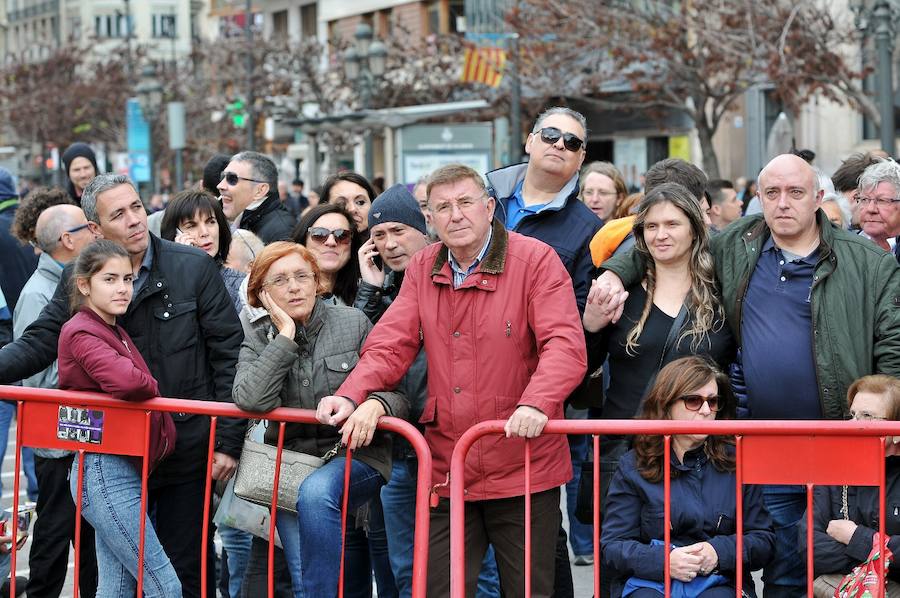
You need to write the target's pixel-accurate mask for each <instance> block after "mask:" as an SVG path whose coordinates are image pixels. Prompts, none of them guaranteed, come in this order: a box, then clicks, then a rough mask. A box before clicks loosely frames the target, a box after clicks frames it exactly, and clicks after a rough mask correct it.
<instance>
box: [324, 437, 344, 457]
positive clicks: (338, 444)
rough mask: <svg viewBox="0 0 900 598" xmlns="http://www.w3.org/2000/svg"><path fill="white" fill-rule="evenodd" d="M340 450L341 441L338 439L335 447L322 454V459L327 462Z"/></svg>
mask: <svg viewBox="0 0 900 598" xmlns="http://www.w3.org/2000/svg"><path fill="white" fill-rule="evenodd" d="M340 450H341V441H340V440H338V441H337V443H335V445H334V446H333V447H331V448H330V449H329V450H328V452H327V453H325V454H324V455H322V457H321V458H322V461H325V462H326V463H327V462H328V461H331V460H332V459H334V458H335V457H336V456H337V454H338V453H339V452H340Z"/></svg>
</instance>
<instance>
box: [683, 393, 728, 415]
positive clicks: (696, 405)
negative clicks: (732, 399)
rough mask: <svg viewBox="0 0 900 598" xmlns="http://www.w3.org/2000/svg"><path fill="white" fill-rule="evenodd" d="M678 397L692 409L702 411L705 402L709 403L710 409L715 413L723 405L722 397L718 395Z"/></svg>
mask: <svg viewBox="0 0 900 598" xmlns="http://www.w3.org/2000/svg"><path fill="white" fill-rule="evenodd" d="M678 398H679V400H682V401H684V406H685V407H687V408H688V409H689V410H691V411H700V408H701V407H703V403H706V404H707V405H709V410H710V411H712V412H713V413H715V412H716V411H718V410H719V408H720V407H721V405H720V404H719V401H720V400H721V399H720V397H717V396H712V397H704V396H702V395H684V396H683V397H678Z"/></svg>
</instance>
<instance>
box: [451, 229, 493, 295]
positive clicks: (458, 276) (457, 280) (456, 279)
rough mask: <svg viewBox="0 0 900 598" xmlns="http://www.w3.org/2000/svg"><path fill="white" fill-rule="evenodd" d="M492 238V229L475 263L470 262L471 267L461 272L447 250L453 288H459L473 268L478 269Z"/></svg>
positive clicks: (457, 263) (460, 268)
mask: <svg viewBox="0 0 900 598" xmlns="http://www.w3.org/2000/svg"><path fill="white" fill-rule="evenodd" d="M493 236H494V229H493V227H491V228H489V229H488V237H487V241H485V243H484V247H482V248H481V251H479V252H478V257H476V258H475V261H474V262H472V265H471V266H469V267H468V269H466V270H463V269H462V267H461V266H460V265H459V262H457V261H456V258H455V257H453V252H452V251H450V250H449V249H448V250H447V254H448V255H449V258H448V261H449V262H450V270H451V271H452V272H453V288H457V287H459V285H461V284H462V283H463V281H464V280H465V279H466V277H467V276H468V275H469V274H471V273H472V272H474V271H475V268H477V267H478V264H480V263H481V260H483V259H484V255H485V254H486V253H487V250H488V247H489V246H490V244H491V238H493Z"/></svg>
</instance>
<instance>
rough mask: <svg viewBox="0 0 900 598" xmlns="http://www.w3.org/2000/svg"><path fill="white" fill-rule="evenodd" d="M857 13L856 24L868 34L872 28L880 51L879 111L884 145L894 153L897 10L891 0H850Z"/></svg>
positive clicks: (876, 47)
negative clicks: (894, 66) (895, 32)
mask: <svg viewBox="0 0 900 598" xmlns="http://www.w3.org/2000/svg"><path fill="white" fill-rule="evenodd" d="M850 7H851V9H852V10H853V12H854V13H855V14H856V26H857V28H858V29H859V30H860V32H861V33H862V34H863V35H865V34H866V33H867V32H871V33H872V35H873V37H874V38H875V50H876V53H877V55H878V68H877V79H878V113H879V115H880V116H881V127H880V133H881V149H882V150H884V151H885V152H887V153H888V155H890V156H893V155H894V153H895V152H896V139H895V137H896V129H895V121H894V76H893V75H894V72H893V57H894V16H895V15H894V10H893V8H892V7H891V3H890V2H889V0H875V3H874V4H873V5H872V6H871V7H869V6H867V5H866V0H851V4H850Z"/></svg>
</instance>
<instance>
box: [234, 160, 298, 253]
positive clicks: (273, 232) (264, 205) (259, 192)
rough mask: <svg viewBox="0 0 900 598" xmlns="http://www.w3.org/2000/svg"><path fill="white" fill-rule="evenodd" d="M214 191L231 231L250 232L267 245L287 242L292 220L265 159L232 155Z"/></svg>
mask: <svg viewBox="0 0 900 598" xmlns="http://www.w3.org/2000/svg"><path fill="white" fill-rule="evenodd" d="M216 188H217V189H218V190H219V199H220V200H221V201H222V211H223V212H225V217H226V218H228V220H229V221H231V222H232V223H233V227H234V228H242V229H244V230H249V231H250V232H251V233H253V234H254V235H256V236H257V237H259V238H260V239H262V242H263V243H265V244H266V245H268V244H269V243H271V242H273V241H284V240H287V239H289V238H290V236H291V230H292V229H293V227H294V220H293V218H292V217H291V214H290V212H288V211H287V209H285V207H284V204H283V203H281V198H280V197H279V196H278V169H277V168H276V167H275V163H274V162H272V160H270V159H269V157H268V156H265V155H263V154H260V153H259V152H241V153H239V154H235V155H234V156H232V158H231V161H230V162H229V163H228V166H226V167H225V170H224V171H223V172H222V180H221V181H219V185H218V186H217V187H216Z"/></svg>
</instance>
